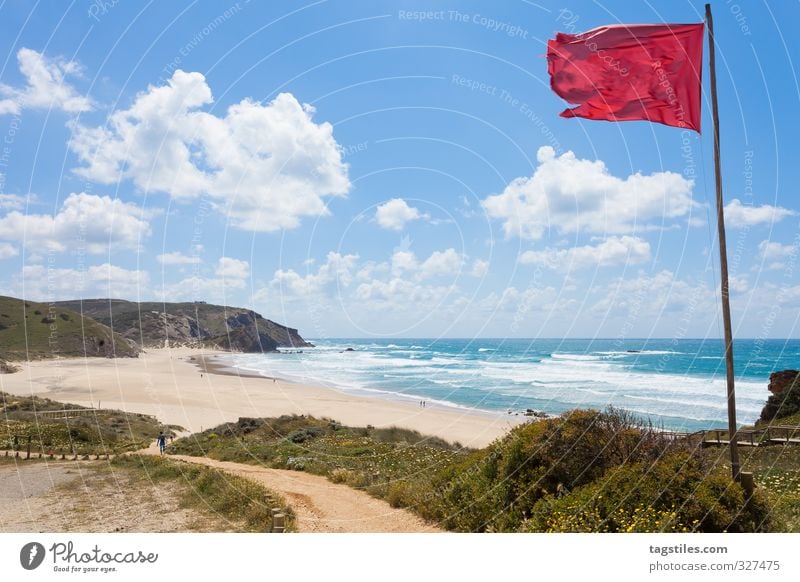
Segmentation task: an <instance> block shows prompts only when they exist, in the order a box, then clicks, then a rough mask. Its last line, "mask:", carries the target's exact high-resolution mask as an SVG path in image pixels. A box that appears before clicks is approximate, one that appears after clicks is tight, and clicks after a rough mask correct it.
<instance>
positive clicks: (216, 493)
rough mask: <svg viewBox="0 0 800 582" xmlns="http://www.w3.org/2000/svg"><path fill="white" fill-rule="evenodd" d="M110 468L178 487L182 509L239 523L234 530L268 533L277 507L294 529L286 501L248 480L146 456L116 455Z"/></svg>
mask: <svg viewBox="0 0 800 582" xmlns="http://www.w3.org/2000/svg"><path fill="white" fill-rule="evenodd" d="M111 467H112V468H113V469H123V470H127V471H131V472H135V473H137V474H139V475H140V477H141V478H142V479H147V480H149V481H151V482H153V483H163V484H164V485H165V486H168V485H169V484H170V483H172V484H176V485H180V487H178V490H179V491H180V501H181V506H182V507H186V508H192V509H196V510H200V511H204V512H209V511H211V512H214V513H216V514H217V515H219V516H221V517H223V518H225V519H226V520H227V521H229V522H231V523H232V524H239V525H237V527H236V529H237V531H242V532H253V533H259V532H268V531H270V528H271V525H272V508H280V510H281V511H282V513H283V514H284V515H285V516H286V518H285V524H286V525H285V527H286V531H295V529H296V520H295V515H294V512H293V511H292V509H291V507H289V506H288V505H287V503H286V501H285V500H284V499H283V498H282V497H281V496H280V495H278V494H277V493H275V492H274V491H270V490H269V489H267V488H266V487H264V486H262V485H260V484H258V483H256V482H254V481H251V480H250V479H245V478H243V477H239V476H236V475H231V474H229V473H225V472H224V471H220V470H217V469H213V468H211V467H204V466H201V465H194V464H191V463H179V462H176V461H172V460H169V459H166V458H162V457H153V456H149V455H122V456H118V457H115V458H114V459H113V460H112V461H111Z"/></svg>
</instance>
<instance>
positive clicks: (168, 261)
mask: <svg viewBox="0 0 800 582" xmlns="http://www.w3.org/2000/svg"><path fill="white" fill-rule="evenodd" d="M156 260H157V261H158V262H159V263H161V264H162V265H165V266H169V265H197V264H199V263H200V262H201V260H200V257H198V256H189V255H184V254H183V253H181V252H178V251H175V252H172V253H164V254H161V255H158V256H157V257H156Z"/></svg>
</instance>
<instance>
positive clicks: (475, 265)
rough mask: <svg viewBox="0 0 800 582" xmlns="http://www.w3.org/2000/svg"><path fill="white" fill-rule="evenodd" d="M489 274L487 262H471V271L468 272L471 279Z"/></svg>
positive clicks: (478, 260)
mask: <svg viewBox="0 0 800 582" xmlns="http://www.w3.org/2000/svg"><path fill="white" fill-rule="evenodd" d="M488 272H489V261H484V260H483V259H475V260H474V261H473V262H472V269H471V270H470V272H469V274H470V275H472V276H473V277H483V276H484V275H486V273H488Z"/></svg>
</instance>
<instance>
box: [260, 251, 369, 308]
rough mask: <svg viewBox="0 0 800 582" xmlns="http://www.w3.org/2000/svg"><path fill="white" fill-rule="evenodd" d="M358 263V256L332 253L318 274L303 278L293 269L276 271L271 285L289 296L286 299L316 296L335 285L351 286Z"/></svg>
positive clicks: (318, 270)
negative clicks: (329, 286)
mask: <svg viewBox="0 0 800 582" xmlns="http://www.w3.org/2000/svg"><path fill="white" fill-rule="evenodd" d="M357 262H358V255H341V254H339V253H335V252H330V253H328V256H327V257H326V261H325V263H324V264H323V265H321V266H320V267H319V269H317V272H316V273H308V274H307V275H305V276H303V275H300V274H298V273H297V272H296V271H294V270H292V269H289V270H278V271H275V275H274V276H273V278H272V283H271V285H272V286H273V287H276V288H278V289H280V291H281V292H282V293H286V294H287V295H288V296H289V297H285V298H290V297H291V296H299V297H307V296H310V295H315V294H318V293H321V292H322V291H323V290H325V288H326V287H327V286H328V285H331V284H333V283H338V284H340V285H343V286H347V285H349V284H350V282H351V281H352V280H353V275H352V272H353V270H355V269H356V266H357ZM309 266H310V265H309Z"/></svg>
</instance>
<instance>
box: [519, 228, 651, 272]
mask: <svg viewBox="0 0 800 582" xmlns="http://www.w3.org/2000/svg"><path fill="white" fill-rule="evenodd" d="M649 260H650V243H648V242H647V241H646V240H643V239H641V238H638V237H633V236H622V237H616V236H612V237H609V238H607V239H606V240H604V241H603V242H601V243H599V244H597V245H594V246H592V245H586V246H580V247H572V248H569V249H552V248H547V249H545V250H542V251H526V252H524V253H522V254H521V255H520V257H519V261H520V263H523V264H535V265H541V266H544V267H547V268H550V269H584V268H586V267H609V266H613V265H625V264H630V265H635V264H639V263H644V262H647V261H649Z"/></svg>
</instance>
